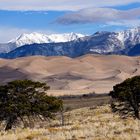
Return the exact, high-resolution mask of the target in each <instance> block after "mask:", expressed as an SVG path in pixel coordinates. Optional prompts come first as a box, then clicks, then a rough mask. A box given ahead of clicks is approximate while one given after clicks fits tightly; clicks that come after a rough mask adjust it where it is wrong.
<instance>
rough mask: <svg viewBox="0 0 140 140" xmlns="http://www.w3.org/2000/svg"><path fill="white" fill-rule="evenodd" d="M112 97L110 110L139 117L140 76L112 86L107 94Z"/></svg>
mask: <svg viewBox="0 0 140 140" xmlns="http://www.w3.org/2000/svg"><path fill="white" fill-rule="evenodd" d="M109 95H110V96H111V97H112V99H113V100H112V104H111V107H112V110H113V111H114V112H119V113H120V114H122V115H126V116H128V115H130V114H131V115H133V116H134V117H136V118H138V119H140V116H139V107H140V76H135V77H133V78H129V79H127V80H125V81H124V82H122V83H120V84H117V85H116V86H114V87H113V91H111V92H110V94H109Z"/></svg>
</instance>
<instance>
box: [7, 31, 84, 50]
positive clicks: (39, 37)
mask: <svg viewBox="0 0 140 140" xmlns="http://www.w3.org/2000/svg"><path fill="white" fill-rule="evenodd" d="M80 37H84V35H83V34H77V33H67V34H51V35H46V34H41V33H36V32H34V33H30V34H22V35H20V36H19V37H18V38H16V39H14V40H11V41H9V43H15V44H16V46H17V47H20V46H23V45H30V44H34V43H37V44H41V43H58V42H69V41H73V40H76V39H78V38H80Z"/></svg>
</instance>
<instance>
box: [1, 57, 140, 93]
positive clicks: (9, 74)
mask: <svg viewBox="0 0 140 140" xmlns="http://www.w3.org/2000/svg"><path fill="white" fill-rule="evenodd" d="M135 75H140V57H128V56H117V55H85V56H82V57H78V58H74V59H72V58H69V57H65V56H57V57H43V56H32V57H23V58H17V59H0V83H6V82H9V81H11V80H16V79H31V80H39V81H41V82H47V83H48V85H50V86H51V89H52V90H64V91H66V90H71V91H73V90H85V91H86V90H88V91H95V92H96V93H107V92H109V91H110V90H112V87H113V86H114V85H115V84H117V83H120V82H122V81H123V80H125V79H126V78H129V77H133V76H135Z"/></svg>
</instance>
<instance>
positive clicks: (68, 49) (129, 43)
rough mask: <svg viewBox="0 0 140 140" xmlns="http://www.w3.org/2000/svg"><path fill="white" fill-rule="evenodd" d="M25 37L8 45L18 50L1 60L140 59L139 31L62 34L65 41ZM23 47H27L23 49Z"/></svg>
mask: <svg viewBox="0 0 140 140" xmlns="http://www.w3.org/2000/svg"><path fill="white" fill-rule="evenodd" d="M25 36H26V35H24V36H21V37H20V38H18V39H16V41H11V42H9V43H10V44H14V43H15V44H16V46H18V48H17V47H16V49H13V46H11V48H12V51H10V52H9V53H4V54H1V55H0V57H2V58H16V57H23V56H31V55H43V56H58V55H59V56H69V57H78V56H81V55H84V54H105V55H108V54H119V55H130V56H136V55H140V49H139V47H140V27H137V28H134V29H129V30H125V31H120V32H106V31H103V32H96V33H95V34H93V35H90V36H83V35H81V34H80V35H77V34H73V33H71V34H69V35H66V34H65V35H64V34H63V37H62V36H60V35H59V36H58V35H50V36H47V37H46V36H44V37H43V36H42V35H41V37H36V38H34V37H35V36H40V35H38V34H37V35H35V36H32V35H30V37H31V36H32V37H31V38H30V39H29V37H27V36H26V37H25ZM27 38H28V39H27ZM39 38H40V39H39ZM19 40H20V41H21V42H22V43H21V42H20V41H19ZM46 40H47V41H46ZM18 41H19V42H20V43H19V42H18ZM32 41H33V42H32ZM37 41H39V42H37ZM43 41H46V42H43ZM34 43H36V44H34ZM23 44H24V46H21V45H23ZM3 48H4V47H3ZM7 48H8V47H7Z"/></svg>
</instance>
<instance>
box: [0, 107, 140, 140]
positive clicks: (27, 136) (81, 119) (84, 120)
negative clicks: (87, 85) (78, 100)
mask: <svg viewBox="0 0 140 140" xmlns="http://www.w3.org/2000/svg"><path fill="white" fill-rule="evenodd" d="M64 116H65V117H64V118H65V125H64V126H60V118H59V117H58V118H57V119H56V120H54V121H53V122H51V125H50V126H49V127H47V126H46V128H34V129H23V130H22V129H16V130H15V131H9V132H0V140H139V139H140V122H139V121H138V120H135V119H132V118H128V119H121V118H120V116H119V115H117V114H113V113H112V112H111V109H110V107H109V105H104V106H100V107H99V106H98V107H85V108H80V109H75V110H72V111H69V112H66V113H65V114H64Z"/></svg>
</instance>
